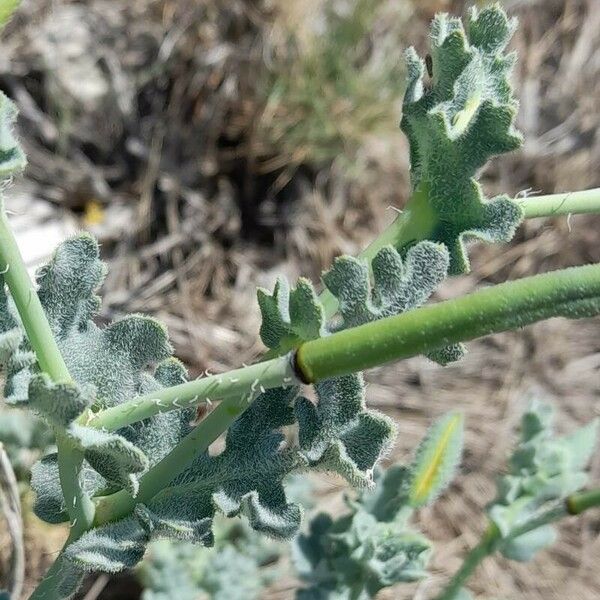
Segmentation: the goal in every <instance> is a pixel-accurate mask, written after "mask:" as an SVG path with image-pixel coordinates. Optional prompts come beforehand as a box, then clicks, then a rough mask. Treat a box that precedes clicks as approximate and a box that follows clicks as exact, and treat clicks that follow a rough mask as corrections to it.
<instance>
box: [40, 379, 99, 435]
mask: <svg viewBox="0 0 600 600" xmlns="http://www.w3.org/2000/svg"><path fill="white" fill-rule="evenodd" d="M93 398H94V391H93V389H90V388H88V389H87V390H85V391H82V390H80V389H79V387H78V386H77V385H75V384H73V383H53V382H52V380H51V379H50V377H48V376H47V375H46V374H45V373H40V374H38V375H34V376H33V377H32V379H31V381H30V383H29V406H30V407H31V408H32V409H33V410H34V411H36V412H37V413H38V414H40V415H41V416H43V417H44V418H46V419H47V420H48V421H49V422H50V423H52V424H53V425H57V426H59V427H63V428H64V427H68V426H69V424H70V423H71V422H72V421H73V420H75V419H76V418H77V417H78V416H79V415H80V414H81V413H83V411H84V410H85V409H86V408H87V407H88V406H91V404H92V403H93Z"/></svg>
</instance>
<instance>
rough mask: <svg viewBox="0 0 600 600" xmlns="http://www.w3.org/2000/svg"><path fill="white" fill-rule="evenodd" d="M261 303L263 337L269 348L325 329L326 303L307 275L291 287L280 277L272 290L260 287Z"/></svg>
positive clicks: (304, 337)
mask: <svg viewBox="0 0 600 600" xmlns="http://www.w3.org/2000/svg"><path fill="white" fill-rule="evenodd" d="M258 305H259V307H260V312H261V315H262V325H261V328H260V337H261V339H262V341H263V343H264V344H265V346H267V348H273V349H276V348H279V347H280V346H284V345H289V344H291V345H292V346H295V345H298V344H299V343H300V342H304V341H307V340H313V339H316V338H318V337H321V336H322V335H323V333H324V329H323V328H324V323H325V315H324V312H323V307H322V306H321V304H320V302H319V300H318V299H317V295H316V293H315V291H314V288H313V286H312V284H311V283H310V282H309V281H308V280H306V279H302V278H301V279H299V280H298V282H297V284H296V287H295V288H294V289H292V290H290V287H289V284H288V283H287V280H286V279H285V278H283V277H280V278H279V279H278V280H277V283H276V284H275V289H274V290H273V293H272V294H269V293H268V292H267V291H266V290H263V289H260V288H259V290H258Z"/></svg>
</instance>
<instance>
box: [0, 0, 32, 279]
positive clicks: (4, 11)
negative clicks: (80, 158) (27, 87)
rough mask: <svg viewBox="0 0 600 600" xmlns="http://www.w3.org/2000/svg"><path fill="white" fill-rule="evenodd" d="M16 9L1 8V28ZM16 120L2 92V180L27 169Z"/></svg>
mask: <svg viewBox="0 0 600 600" xmlns="http://www.w3.org/2000/svg"><path fill="white" fill-rule="evenodd" d="M14 9H15V6H14V2H12V6H11V5H4V6H0V26H2V25H3V24H4V23H5V22H6V20H7V19H8V17H9V16H10V14H11V13H12V12H13V10H14ZM16 119H17V109H16V107H15V105H14V104H13V103H12V102H11V101H10V100H9V99H8V98H7V97H6V95H5V94H4V93H3V92H0V179H6V178H8V177H11V176H12V175H14V174H15V173H18V172H19V171H22V170H23V169H24V168H25V163H26V160H25V154H23V150H22V149H21V146H20V145H19V142H17V140H16V139H15V137H14V135H13V127H14V123H15V121H16ZM0 202H1V200H0ZM9 268H10V267H9Z"/></svg>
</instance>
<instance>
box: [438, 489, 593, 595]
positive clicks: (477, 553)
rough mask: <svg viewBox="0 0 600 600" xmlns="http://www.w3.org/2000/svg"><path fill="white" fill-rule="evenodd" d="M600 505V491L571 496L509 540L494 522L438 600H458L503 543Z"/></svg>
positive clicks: (553, 506)
mask: <svg viewBox="0 0 600 600" xmlns="http://www.w3.org/2000/svg"><path fill="white" fill-rule="evenodd" d="M598 506H600V488H598V489H594V490H590V491H587V492H578V493H575V494H571V495H570V496H568V497H567V498H566V499H564V500H560V501H558V502H556V503H555V504H552V505H551V506H550V507H548V508H546V509H545V510H544V511H542V512H541V513H540V514H538V515H537V516H536V517H534V518H533V519H530V520H529V521H527V522H526V523H524V524H523V525H521V526H520V527H516V528H515V529H514V530H513V531H511V533H510V535H509V536H507V537H505V538H502V536H501V533H500V530H499V529H498V527H497V526H496V525H495V524H494V523H490V524H489V525H488V528H487V529H486V531H485V533H484V534H483V536H482V538H481V541H480V542H479V543H478V544H477V546H475V547H474V548H473V549H472V550H471V551H470V552H469V553H468V554H467V556H466V557H465V559H464V561H463V564H462V566H461V567H460V569H459V570H458V571H457V572H456V573H455V574H454V575H453V577H452V579H451V580H450V581H449V582H448V584H447V585H446V587H445V588H444V590H443V591H442V592H441V593H440V594H439V595H438V596H437V597H436V600H454V599H455V598H456V597H457V595H458V593H459V592H460V590H461V589H462V588H463V587H464V586H465V584H466V582H467V580H468V579H469V578H470V577H471V575H473V573H474V572H475V569H476V568H477V567H478V566H479V564H480V563H481V562H482V561H483V560H484V559H485V558H486V557H487V556H490V555H491V554H493V553H494V552H496V550H497V549H498V547H499V546H500V544H501V543H505V542H507V541H508V540H511V539H516V538H518V537H520V536H522V535H524V534H525V533H529V532H530V531H533V530H534V529H539V528H540V527H544V526H545V525H549V524H550V523H555V522H556V521H559V520H560V519H563V518H564V517H568V516H572V515H579V514H581V513H582V512H584V511H586V510H588V509H590V508H595V507H598Z"/></svg>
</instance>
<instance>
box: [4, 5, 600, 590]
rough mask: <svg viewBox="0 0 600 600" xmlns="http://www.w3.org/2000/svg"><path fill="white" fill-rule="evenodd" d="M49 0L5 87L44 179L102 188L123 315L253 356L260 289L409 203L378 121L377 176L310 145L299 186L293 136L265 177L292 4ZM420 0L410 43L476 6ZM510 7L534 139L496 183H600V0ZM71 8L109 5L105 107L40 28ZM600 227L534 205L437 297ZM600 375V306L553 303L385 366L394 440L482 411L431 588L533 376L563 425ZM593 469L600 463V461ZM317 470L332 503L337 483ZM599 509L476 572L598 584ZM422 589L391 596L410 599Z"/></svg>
mask: <svg viewBox="0 0 600 600" xmlns="http://www.w3.org/2000/svg"><path fill="white" fill-rule="evenodd" d="M52 4H53V5H54V7H55V8H54V13H53V12H51V11H50V9H49V6H50V3H49V2H40V3H39V6H38V5H34V3H33V2H30V3H29V5H27V3H26V11H25V15H26V16H24V17H22V18H21V19H20V20H19V19H17V21H15V22H14V23H13V24H12V30H11V31H9V32H8V37H7V38H6V42H5V47H6V48H7V51H6V53H5V56H7V57H8V59H10V60H11V61H12V62H11V63H10V64H9V63H8V62H7V60H4V59H3V61H2V62H1V64H0V77H1V79H0V80H1V82H2V84H3V86H4V87H7V88H8V89H9V91H10V92H11V93H12V94H13V95H14V96H16V97H17V101H18V102H19V103H20V105H21V107H22V113H23V117H22V123H23V130H24V135H25V139H26V140H27V150H28V153H29V156H30V161H31V168H30V170H29V172H28V177H29V185H31V186H32V189H33V192H32V193H35V194H36V195H38V196H40V197H43V198H46V199H48V200H50V201H52V202H54V203H55V204H57V205H61V206H63V207H64V206H66V207H69V208H70V209H71V210H74V211H75V212H76V214H84V215H85V210H86V207H87V205H88V204H89V202H90V201H91V200H95V201H96V202H99V203H100V205H101V206H102V207H103V211H104V213H103V214H104V221H103V223H101V224H99V225H96V226H95V228H96V230H97V231H98V232H99V233H100V234H101V235H102V237H103V240H104V245H105V250H106V252H107V254H108V255H109V256H110V261H111V272H112V275H111V277H110V279H109V280H108V281H107V284H106V292H105V297H106V305H105V313H104V316H105V317H107V318H108V317H112V316H114V315H117V314H119V313H120V312H122V311H146V312H151V313H153V314H156V315H157V316H158V317H160V318H161V319H163V320H164V321H165V322H166V323H167V324H168V325H169V328H170V330H171V332H172V335H173V338H174V341H175V344H176V347H177V350H178V353H179V355H180V356H182V357H183V358H184V359H185V360H186V361H187V362H188V363H189V364H190V366H191V368H192V370H193V371H201V370H204V369H206V368H210V369H213V370H219V369H225V368H227V367H231V366H234V365H238V364H239V363H241V362H242V361H245V362H248V361H250V360H251V359H252V358H253V357H254V356H256V355H257V353H258V352H259V351H260V346H259V345H258V343H257V342H256V337H257V336H256V332H257V331H258V324H259V322H258V312H257V307H256V303H255V301H254V290H255V287H256V286H257V285H266V286H268V285H270V284H271V283H272V282H273V280H274V278H275V276H276V275H277V274H280V273H284V274H286V275H288V276H289V277H292V278H293V277H296V276H297V275H299V274H300V273H302V274H305V275H310V276H312V277H313V278H316V277H317V276H318V273H319V271H320V270H321V269H322V268H324V267H326V266H327V265H328V263H329V262H330V260H331V258H332V257H333V256H334V255H336V254H338V253H340V252H355V251H356V250H357V249H358V248H360V247H361V246H362V245H363V244H364V243H365V242H366V240H368V239H369V238H370V237H372V236H373V235H374V234H375V232H377V231H379V230H380V229H381V228H382V227H383V225H384V224H385V222H386V221H387V220H390V219H391V218H393V216H394V215H393V211H390V210H387V207H388V206H389V205H394V206H397V207H401V206H402V204H403V202H404V200H405V199H406V195H407V192H408V182H407V179H406V172H407V171H406V170H407V158H406V146H405V142H404V140H403V139H402V137H401V135H400V134H396V135H391V136H387V137H386V138H385V139H381V138H378V137H375V136H372V135H368V133H367V132H365V135H364V137H363V139H362V142H361V143H360V144H359V145H358V148H356V149H355V154H353V155H352V158H353V159H354V160H355V162H356V163H357V164H360V165H361V166H362V168H361V169H359V171H358V172H359V173H360V175H359V176H356V175H353V174H349V173H348V170H347V169H345V168H344V167H343V166H342V165H341V164H340V162H339V161H333V163H332V164H331V165H327V166H325V167H323V166H319V168H315V167H314V165H310V164H301V165H300V166H298V165H294V170H293V176H292V177H291V179H289V181H287V182H285V183H286V184H285V185H284V186H283V187H281V183H282V180H281V179H278V177H280V175H281V174H282V173H284V172H285V166H286V164H287V163H289V161H290V160H291V159H290V158H289V157H287V155H286V153H285V152H284V151H281V152H279V151H278V150H276V149H272V150H270V155H269V152H265V151H264V150H263V151H261V152H262V155H263V158H264V157H265V156H267V155H269V156H270V159H273V160H275V159H281V158H282V157H284V161H283V166H281V167H280V168H279V169H278V170H276V171H274V173H273V174H270V175H268V176H267V175H265V174H264V173H262V172H260V169H256V168H255V163H254V162H253V157H255V156H256V153H254V152H253V150H252V149H253V148H254V147H255V146H253V145H252V144H249V143H248V140H251V139H252V135H250V134H251V133H252V132H253V131H254V130H255V129H254V127H255V126H256V123H258V122H259V121H257V119H259V117H260V116H261V115H263V114H264V113H263V112H262V109H263V105H262V104H261V102H260V95H258V94H257V93H256V90H254V88H253V87H252V85H251V83H252V77H251V76H250V75H252V73H253V69H255V68H256V65H260V64H262V60H263V58H264V56H263V54H262V49H264V48H265V47H268V44H272V43H274V42H273V37H272V36H271V37H269V36H268V35H267V33H270V34H272V33H273V31H274V30H273V29H271V27H272V24H273V23H278V21H277V18H278V17H277V15H278V14H279V13H278V11H277V2H272V3H267V2H264V3H262V2H257V3H245V2H242V1H234V2H231V3H228V5H227V8H220V9H219V8H217V5H216V4H212V3H211V2H197V3H193V2H190V3H185V2H184V3H175V2H171V1H169V0H161V1H159V0H136V1H134V2H131V3H128V5H127V6H126V5H125V3H123V5H121V6H120V7H119V8H118V9H115V8H114V7H115V5H114V3H110V2H108V3H107V2H103V1H102V0H94V1H93V2H90V3H88V4H86V5H83V4H68V3H63V2H54V3H52ZM309 4H311V3H309V2H308V1H307V2H306V6H308V5H309ZM312 4H315V1H314V0H313V2H312ZM317 4H318V2H317ZM415 4H416V5H417V8H416V10H415V11H414V13H413V14H412V15H411V16H410V17H409V20H408V22H407V24H406V25H404V27H403V31H404V36H405V40H406V44H408V43H414V44H415V45H416V46H417V47H418V48H419V49H421V50H423V49H424V48H425V44H426V38H425V31H426V29H425V27H426V20H427V19H428V18H429V17H430V16H431V15H432V14H433V12H434V11H435V10H437V9H439V8H445V9H447V10H453V11H456V12H460V11H461V10H462V8H463V5H464V3H463V2H461V1H457V0H454V1H453V0H447V1H442V0H428V1H427V2H418V3H415ZM505 4H506V5H507V7H509V8H510V10H511V11H512V12H513V13H515V14H517V15H518V16H519V17H520V21H521V27H520V29H519V31H518V33H517V35H516V39H515V41H514V47H515V49H517V50H518V51H519V55H520V57H521V60H520V62H519V66H518V69H517V72H516V84H517V86H518V89H519V95H520V97H521V111H520V116H519V123H520V127H521V129H522V130H523V131H524V133H525V135H526V138H527V142H526V145H525V147H524V149H523V150H522V151H520V152H519V153H516V154H514V155H511V156H509V157H504V158H502V159H500V160H498V161H496V162H494V164H493V165H492V166H491V167H490V168H489V169H488V170H487V171H486V173H485V175H484V183H485V185H486V189H487V190H488V191H489V193H490V194H492V193H496V192H499V191H506V192H509V193H512V194H516V193H517V192H519V191H521V190H524V189H528V188H531V189H533V190H543V191H544V192H548V193H549V192H552V191H562V190H569V189H582V188H587V187H594V186H599V185H600V171H599V170H598V165H600V135H599V133H598V132H599V131H600V104H599V103H598V102H597V99H598V97H600V33H599V32H600V4H599V3H598V1H597V0H588V1H587V2H586V1H584V0H540V1H533V0H532V1H530V0H527V1H526V0H507V1H506V2H505ZM294 5H295V7H296V13H295V14H294V15H293V17H290V13H289V12H285V13H282V15H283V16H286V18H288V19H289V18H294V19H298V18H303V17H304V16H305V14H306V13H303V12H302V7H303V6H304V5H305V3H304V2H303V3H300V2H297V3H296V2H295V3H294ZM65 6H66V7H67V8H68V10H66V9H65ZM84 6H85V7H84ZM63 10H66V13H65V14H66V15H67V16H66V17H65V18H73V15H71V16H69V11H73V10H74V11H75V12H76V14H77V11H83V10H85V11H87V13H86V14H87V15H88V18H86V19H85V22H89V23H92V22H93V23H96V24H97V26H96V27H95V28H94V29H93V35H92V33H91V32H90V31H88V32H87V33H86V32H85V31H84V32H82V33H81V39H82V40H84V41H82V42H81V44H84V45H85V44H86V43H88V42H89V44H91V46H90V48H91V50H90V51H91V52H93V53H94V56H95V57H96V61H95V63H94V64H96V65H97V64H100V65H102V69H101V70H100V71H99V72H98V73H96V75H97V77H98V80H97V81H96V82H95V84H94V85H95V87H94V85H92V83H94V82H92V83H90V84H89V85H90V86H92V91H94V90H96V93H97V94H98V98H100V99H99V100H98V98H96V97H94V96H93V94H92V93H91V92H90V93H89V94H88V97H87V98H88V99H87V106H83V105H82V103H81V102H79V103H73V102H71V100H70V98H71V96H72V93H71V92H70V91H69V89H68V85H69V82H68V81H67V82H66V83H65V82H64V81H62V82H61V81H60V77H58V72H57V71H56V70H53V69H52V66H48V65H47V64H44V63H43V60H42V58H43V56H44V52H47V48H45V50H44V47H43V45H42V50H40V49H36V46H35V45H34V44H32V43H30V42H31V40H32V39H33V38H34V37H35V36H36V35H37V33H36V32H38V31H39V30H40V27H45V26H47V25H48V22H49V21H51V20H52V17H53V16H56V14H57V13H58V12H61V14H63V13H62V11H63ZM283 16H282V18H283ZM63 17H64V14H63ZM92 18H93V19H95V20H91V19H92ZM278 26H279V25H278ZM265 32H266V33H265ZM86 36H87V37H86ZM90 36H91V37H90ZM307 37H308V38H310V35H307ZM85 40H88V41H87V42H86V41H85ZM199 49H200V50H199ZM93 73H95V71H92V74H93ZM57 77H58V80H57ZM99 81H100V83H99ZM71 83H72V82H71ZM102 85H104V86H107V88H106V89H108V91H105V92H104V93H102V89H104V88H102ZM53 86H54V87H53ZM65 88H66V89H65ZM57 90H58V91H57ZM88 91H89V90H88ZM57 98H58V99H59V100H61V101H60V102H59V101H57ZM51 100H52V101H51ZM167 123H168V126H167ZM99 127H100V129H98V128H99ZM61 153H62V154H61ZM286 157H287V158H286ZM292 162H293V161H292ZM285 177H287V175H286V176H285ZM122 215H125V216H124V217H123V216H122ZM82 222H84V221H82ZM132 224H133V228H132ZM599 227H600V219H599V218H597V217H596V218H592V217H585V218H584V217H577V218H573V219H571V220H569V221H568V220H566V219H559V220H536V221H532V222H529V223H526V224H525V225H524V226H523V227H522V228H521V230H520V232H519V233H518V236H517V238H516V239H515V240H514V241H513V243H511V244H510V245H508V246H504V247H498V246H496V247H483V246H476V247H474V248H473V250H472V256H473V272H472V274H470V275H468V276H464V277H460V278H457V279H454V280H452V281H451V282H449V283H447V284H446V285H445V286H444V287H443V288H442V289H441V290H440V292H439V296H440V297H449V296H453V295H457V294H459V293H464V292H465V291H468V290H471V289H473V288H475V287H476V286H478V285H483V284H486V283H491V282H497V281H501V280H505V279H510V278H516V277H520V276H523V275H527V274H531V273H535V272H541V271H546V270H549V269H554V268H558V267H561V266H567V265H572V264H582V263H586V262H591V261H600V245H599V244H598V230H599ZM599 375H600V323H599V322H598V320H587V321H581V322H577V323H568V322H565V321H562V320H555V321H551V322H547V323H542V324H539V325H536V326H534V327H531V328H528V329H527V330H525V331H522V332H515V333H509V334H503V335H499V336H495V337H493V338H490V339H486V340H483V341H479V342H475V343H472V344H470V353H469V355H468V357H467V358H466V359H465V360H463V361H462V362H460V363H459V364H457V365H454V366H451V367H448V368H445V369H442V368H439V367H437V366H435V365H432V364H430V363H428V362H426V361H425V360H424V359H412V360H409V361H405V362H403V363H401V364H399V365H396V366H393V367H388V368H386V369H381V370H377V371H373V372H371V373H370V374H369V377H368V379H369V381H370V382H371V384H370V386H369V399H370V402H371V404H372V405H373V406H378V407H382V408H384V409H385V410H386V411H388V412H389V413H390V414H392V415H393V416H394V417H395V418H396V419H397V420H398V422H399V424H400V435H399V439H398V444H397V447H396V449H395V452H394V456H395V457H397V458H406V457H407V453H408V452H409V451H410V449H411V448H412V447H413V446H414V444H415V442H416V440H417V439H418V438H419V437H420V436H421V435H422V433H423V431H424V430H425V428H426V427H427V425H428V424H429V423H430V422H431V420H432V419H433V418H435V417H436V416H438V415H439V414H441V413H443V412H444V411H446V410H448V409H449V408H455V407H458V408H461V409H462V410H464V411H465V413H466V415H467V438H466V453H465V459H464V461H463V465H462V469H461V476H460V477H459V478H458V480H457V483H456V484H455V485H454V486H453V488H452V489H451V490H450V492H449V493H448V494H446V495H445V496H444V497H443V498H442V499H441V500H440V501H439V502H438V503H436V505H435V506H434V507H433V508H431V509H427V510H424V511H422V513H421V514H420V523H421V526H422V527H423V529H424V530H426V532H427V533H428V534H429V535H430V536H431V537H432V538H433V539H434V540H436V541H437V542H438V544H437V551H436V556H435V561H434V569H433V570H434V577H433V579H432V581H431V582H428V583H427V584H425V585H423V586H421V587H419V588H418V590H417V591H416V592H415V594H416V595H415V596H414V597H415V598H419V599H425V598H428V597H430V595H431V591H432V590H433V589H434V588H436V587H437V586H439V585H440V584H441V582H442V580H443V578H444V577H445V576H446V575H448V574H449V573H451V572H452V571H453V570H454V569H456V567H457V566H458V564H459V560H460V557H461V556H462V554H463V553H464V551H465V550H466V549H467V548H468V547H470V546H472V545H473V544H474V543H475V542H476V540H477V536H478V534H479V533H480V532H481V530H482V527H483V521H482V509H483V507H484V506H485V504H486V503H487V502H488V501H489V500H490V499H491V498H492V496H493V493H494V487H493V486H494V474H496V473H497V472H498V471H499V470H501V469H502V468H503V465H504V459H505V457H506V455H507V453H508V452H509V449H510V447H511V443H512V441H513V440H514V431H515V427H516V425H517V422H518V418H519V414H520V412H521V410H522V409H523V406H524V401H525V398H526V396H527V394H528V393H529V392H530V391H531V390H538V392H539V393H541V394H544V395H547V396H548V397H550V398H552V399H554V400H555V404H556V406H557V407H558V412H559V417H558V421H559V426H560V428H561V429H564V430H569V429H570V428H572V427H573V426H575V424H577V423H583V422H586V421H588V420H589V419H591V418H592V417H593V416H595V415H598V414H599V412H600V408H599V407H600V403H599V402H598V401H599V400H600V377H599ZM593 472H594V474H595V475H596V478H597V477H598V475H600V462H599V461H598V460H596V461H595V464H594V465H593ZM320 488H321V489H322V492H323V497H322V504H323V506H334V505H336V503H338V502H339V498H340V495H341V489H342V488H341V486H340V485H339V482H338V481H331V480H328V481H327V482H321V484H320ZM599 525H600V521H599V519H598V516H597V515H596V514H595V513H594V514H590V515H586V516H585V517H583V518H581V519H578V520H577V521H572V522H569V523H566V524H565V525H564V527H562V529H561V539H560V543H558V544H557V545H556V546H555V547H554V548H553V549H552V550H551V551H548V552H543V553H542V554H540V556H539V557H538V558H537V559H536V560H535V561H534V562H533V563H530V564H528V565H525V566H521V565H515V564H514V563H510V564H508V563H507V562H506V561H503V560H500V559H495V560H489V561H487V562H486V563H485V564H484V566H483V567H482V568H481V569H480V570H479V571H478V573H477V576H476V578H475V579H474V580H473V582H472V589H473V591H474V592H476V593H477V594H481V596H478V597H485V598H492V597H493V598H507V599H509V598H510V599H513V598H522V599H525V600H534V599H544V600H551V599H554V598H556V599H559V598H560V599H564V598H578V599H582V600H588V599H589V600H592V599H594V598H598V597H600V574H599V573H598V571H597V569H595V565H596V564H597V563H598V561H600V541H599V540H598V536H597V532H598V527H599ZM35 554H36V553H35V552H33V550H32V555H35ZM291 583H293V582H290V581H282V582H279V583H278V585H277V586H276V587H275V588H274V589H273V590H271V591H270V592H269V595H268V597H269V598H281V599H282V598H286V599H287V598H291V597H292V593H291V591H290V584H291ZM407 590H408V588H406V587H403V588H399V589H398V590H395V591H394V592H391V593H388V594H387V595H385V594H382V598H384V597H385V598H405V597H409V596H410V593H409V592H408V591H407ZM411 591H414V590H412V588H411ZM101 597H102V596H101Z"/></svg>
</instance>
